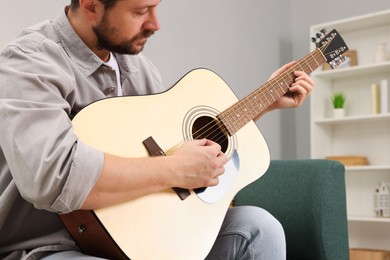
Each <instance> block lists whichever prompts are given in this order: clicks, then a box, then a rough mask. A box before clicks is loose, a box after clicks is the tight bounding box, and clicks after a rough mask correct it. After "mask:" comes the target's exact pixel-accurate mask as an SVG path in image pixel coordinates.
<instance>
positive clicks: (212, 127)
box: [167, 42, 330, 152]
mask: <svg viewBox="0 0 390 260" xmlns="http://www.w3.org/2000/svg"><path fill="white" fill-rule="evenodd" d="M329 44H330V42H328V43H327V44H324V45H323V46H321V47H319V48H317V50H319V52H316V51H314V52H313V53H314V56H315V55H320V57H321V58H323V55H324V54H323V50H324V49H326V46H327V45H329ZM313 53H310V54H309V55H307V56H306V57H304V58H303V59H301V60H300V61H298V62H297V64H295V65H293V66H292V67H291V68H289V69H287V70H286V71H284V72H283V73H282V74H280V77H274V78H273V79H271V80H269V81H268V82H267V83H266V84H265V85H264V86H263V87H261V88H260V89H257V90H256V91H254V92H253V93H252V94H255V93H256V95H260V94H262V96H263V98H265V99H266V100H267V101H268V103H269V105H271V104H272V103H273V102H274V101H275V100H276V99H275V98H273V101H272V102H269V100H268V97H270V96H271V97H274V96H272V95H270V94H269V91H267V90H269V89H270V88H275V85H280V84H278V83H277V81H278V79H279V78H282V79H283V81H284V82H285V78H286V77H288V79H289V80H290V81H293V79H291V76H290V75H291V74H293V73H294V71H296V70H297V69H298V67H300V69H301V70H303V71H306V70H304V69H303V68H302V67H301V64H300V63H302V62H303V61H305V59H307V58H308V57H309V56H310V55H312V54H313ZM314 61H315V64H314V63H312V65H314V66H313V67H315V68H317V67H318V66H319V64H318V62H317V61H316V60H315V59H314ZM305 63H306V64H308V67H309V68H308V69H309V70H311V71H313V70H314V69H312V67H311V66H310V63H308V62H305ZM291 83H293V82H291ZM291 83H290V84H291ZM287 91H288V89H287V90H283V92H284V93H282V94H285V93H286V92H287ZM263 92H265V93H263ZM267 93H268V94H267ZM252 94H250V95H249V96H247V97H246V98H248V97H250V96H251V95H252ZM278 95H279V96H278V97H280V96H282V95H280V94H278ZM246 98H244V99H243V100H242V101H243V102H244V103H245V100H246ZM260 102H262V101H260ZM235 105H237V103H236V104H235ZM233 106H234V105H233ZM233 106H231V107H233ZM231 107H230V108H231ZM267 107H268V106H267ZM267 107H264V104H263V108H264V109H265V108H267ZM230 108H228V109H226V110H225V111H223V112H221V113H220V114H219V115H218V116H216V118H214V119H213V120H212V121H211V122H209V123H207V124H205V125H204V126H203V127H201V128H200V129H198V130H197V131H195V132H194V133H193V134H192V136H193V137H194V136H202V138H206V139H209V140H212V141H214V142H216V143H219V142H221V141H222V140H223V139H228V135H230V133H229V131H228V129H227V127H226V126H225V124H224V123H223V121H222V120H220V119H219V116H220V115H224V114H228V111H229V110H230ZM264 109H263V110H264ZM263 110H261V111H259V113H257V115H259V114H260V113H261V112H262V111H263ZM257 115H256V116H257ZM231 119H232V118H231ZM233 119H234V118H233ZM253 119H254V117H253V118H252V119H250V120H253ZM216 120H218V121H216ZM250 120H249V121H250ZM249 121H248V122H249ZM218 123H221V124H222V125H223V126H224V128H225V129H226V131H224V130H223V129H221V128H220V127H219V126H218ZM207 132H209V133H208V134H206V135H205V133H207ZM224 132H226V133H224ZM235 132H236V131H235ZM232 134H234V133H232ZM187 141H188V140H187ZM184 142H186V140H182V141H181V142H180V143H178V144H177V145H175V146H174V147H172V148H170V149H169V150H168V151H167V152H171V151H173V150H175V149H176V148H177V147H178V146H180V145H182V144H183V143H184Z"/></svg>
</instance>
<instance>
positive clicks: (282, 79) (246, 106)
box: [218, 48, 326, 135]
mask: <svg viewBox="0 0 390 260" xmlns="http://www.w3.org/2000/svg"><path fill="white" fill-rule="evenodd" d="M325 61H326V59H325V57H324V55H323V53H322V52H321V50H320V49H319V48H317V49H316V50H315V51H313V52H312V53H310V54H308V55H307V56H305V57H304V58H302V59H301V60H299V61H298V62H297V63H296V64H295V65H293V66H292V67H291V68H289V69H288V70H286V71H284V72H283V73H281V74H280V75H278V76H276V77H274V78H273V79H271V80H269V81H268V82H267V83H266V84H264V85H263V86H261V87H260V88H258V89H256V90H255V91H253V92H252V93H251V94H249V95H248V96H246V97H245V98H243V99H242V100H240V101H239V102H237V103H236V104H234V105H232V106H231V107H229V108H228V109H226V110H225V111H223V112H221V113H220V114H219V115H218V118H219V120H221V122H222V123H223V125H224V126H225V128H226V129H227V131H228V133H229V135H233V134H235V133H236V132H237V131H238V130H240V129H241V128H242V127H243V126H245V125H246V124H247V123H249V122H250V121H251V120H253V119H255V118H256V117H257V116H258V115H259V114H260V113H262V112H263V111H264V110H265V109H266V108H267V107H269V106H270V105H271V104H272V103H274V102H275V101H276V100H277V99H278V98H279V97H281V96H283V95H284V94H286V93H287V92H288V89H289V87H290V85H291V84H292V83H294V80H295V75H294V71H297V70H300V71H304V72H306V73H307V74H310V73H311V72H313V71H314V70H315V69H317V68H318V67H319V66H320V65H321V64H323V63H324V62H325Z"/></svg>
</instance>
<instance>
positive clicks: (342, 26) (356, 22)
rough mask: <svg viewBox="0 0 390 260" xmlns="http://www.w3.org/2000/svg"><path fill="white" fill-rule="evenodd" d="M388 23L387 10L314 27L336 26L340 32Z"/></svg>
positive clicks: (389, 21) (389, 16) (388, 14)
mask: <svg viewBox="0 0 390 260" xmlns="http://www.w3.org/2000/svg"><path fill="white" fill-rule="evenodd" d="M388 24H390V11H389V10H385V11H380V12H376V13H371V14H366V15H361V16H357V17H352V18H347V19H342V20H338V21H337V22H331V23H323V24H317V25H315V26H312V28H313V29H315V28H318V29H322V28H329V27H333V26H336V27H337V28H336V29H337V30H338V31H339V32H343V33H346V32H351V31H356V30H364V29H367V28H372V27H379V26H384V25H388ZM329 29H330V28H329Z"/></svg>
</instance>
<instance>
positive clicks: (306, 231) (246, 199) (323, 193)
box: [234, 159, 349, 260]
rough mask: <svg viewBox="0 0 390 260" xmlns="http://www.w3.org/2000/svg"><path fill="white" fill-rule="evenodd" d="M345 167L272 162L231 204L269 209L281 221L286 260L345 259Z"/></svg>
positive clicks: (332, 163)
mask: <svg viewBox="0 0 390 260" xmlns="http://www.w3.org/2000/svg"><path fill="white" fill-rule="evenodd" d="M344 174H345V169H344V166H343V165H342V164H341V163H339V162H337V161H331V160H310V159H308V160H274V161H271V163H270V167H269V169H268V170H267V172H266V173H265V174H264V175H263V176H262V177H261V178H260V179H258V180H257V181H255V182H254V183H252V184H250V185H248V186H247V187H245V188H244V189H242V190H241V191H240V192H239V193H238V194H237V195H236V197H235V199H234V205H235V206H239V205H254V206H259V207H261V208H264V209H266V210H268V211H269V212H270V213H271V214H272V215H274V216H275V217H276V218H277V219H278V220H279V221H280V222H281V224H282V226H283V228H284V230H285V234H286V243H287V259H300V260H302V259H316V260H322V259H324V260H325V259H327V260H333V259H338V260H343V259H349V249H348V224H347V214H346V195H345V176H344Z"/></svg>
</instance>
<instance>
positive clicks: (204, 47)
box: [0, 0, 390, 159]
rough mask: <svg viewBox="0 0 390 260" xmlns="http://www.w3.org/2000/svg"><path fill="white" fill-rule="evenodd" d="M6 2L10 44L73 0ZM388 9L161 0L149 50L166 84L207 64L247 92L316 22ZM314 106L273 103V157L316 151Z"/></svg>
mask: <svg viewBox="0 0 390 260" xmlns="http://www.w3.org/2000/svg"><path fill="white" fill-rule="evenodd" d="M1 3H2V5H1V6H2V8H1V9H0V46H3V45H4V44H5V43H7V42H8V41H10V40H12V39H13V38H14V37H15V36H17V34H18V32H19V31H20V30H21V29H22V28H24V27H26V26H28V25H31V24H34V23H36V22H39V21H41V20H44V19H50V18H54V17H55V16H56V15H57V14H58V13H59V12H60V11H61V10H62V7H63V6H64V5H65V4H68V3H69V1H68V0H29V1H26V0H12V1H7V2H6V1H5V0H1ZM385 9H390V1H389V0H373V1H364V0H343V1H339V0H329V1H319V0H273V1H258V0H241V1H238V0H235V1H233V0H213V1H210V0H197V1H190V0H168V1H163V2H162V3H161V5H160V7H159V18H160V23H161V30H160V32H158V33H156V35H155V36H153V37H152V38H151V39H150V40H149V42H148V44H147V46H146V48H145V54H146V55H147V56H148V57H149V59H150V60H152V62H154V63H155V65H156V66H157V67H158V68H159V70H160V71H161V74H162V76H163V80H164V83H165V84H166V85H167V86H171V85H173V84H174V83H175V82H176V81H177V80H179V79H180V78H181V77H182V76H183V75H184V74H185V73H186V72H188V71H190V70H191V69H193V68H198V67H205V68H209V69H211V70H213V71H214V72H216V73H217V74H219V75H220V76H221V77H222V78H224V79H225V81H226V82H227V84H228V85H229V86H230V87H231V88H232V89H233V91H234V92H235V93H236V95H237V96H238V97H239V98H242V97H244V96H246V95H247V94H249V93H250V92H251V91H253V90H254V89H256V88H257V87H260V86H261V85H263V84H264V83H265V82H266V80H267V79H268V77H269V75H270V74H271V73H272V72H273V71H274V70H276V69H277V68H279V67H280V66H281V65H283V64H285V63H287V62H288V61H290V60H293V59H300V58H302V57H303V56H305V55H306V54H308V53H309V51H310V37H311V35H309V29H310V26H311V25H313V24H321V23H326V22H329V21H333V20H338V19H344V18H349V17H353V16H357V15H363V14H367V13H371V12H378V11H382V10H385ZM336 29H337V28H336ZM0 69H1V68H0ZM314 91H315V90H314ZM309 108H310V106H309V100H307V101H306V103H305V104H304V105H303V106H302V107H300V108H298V109H295V110H283V111H274V112H272V113H270V114H268V115H266V116H264V117H263V118H262V119H261V120H260V121H259V122H258V125H259V127H260V129H261V131H262V133H263V135H264V137H265V138H266V140H267V142H268V145H269V148H270V151H271V158H272V159H301V158H309V157H310V110H309Z"/></svg>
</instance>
